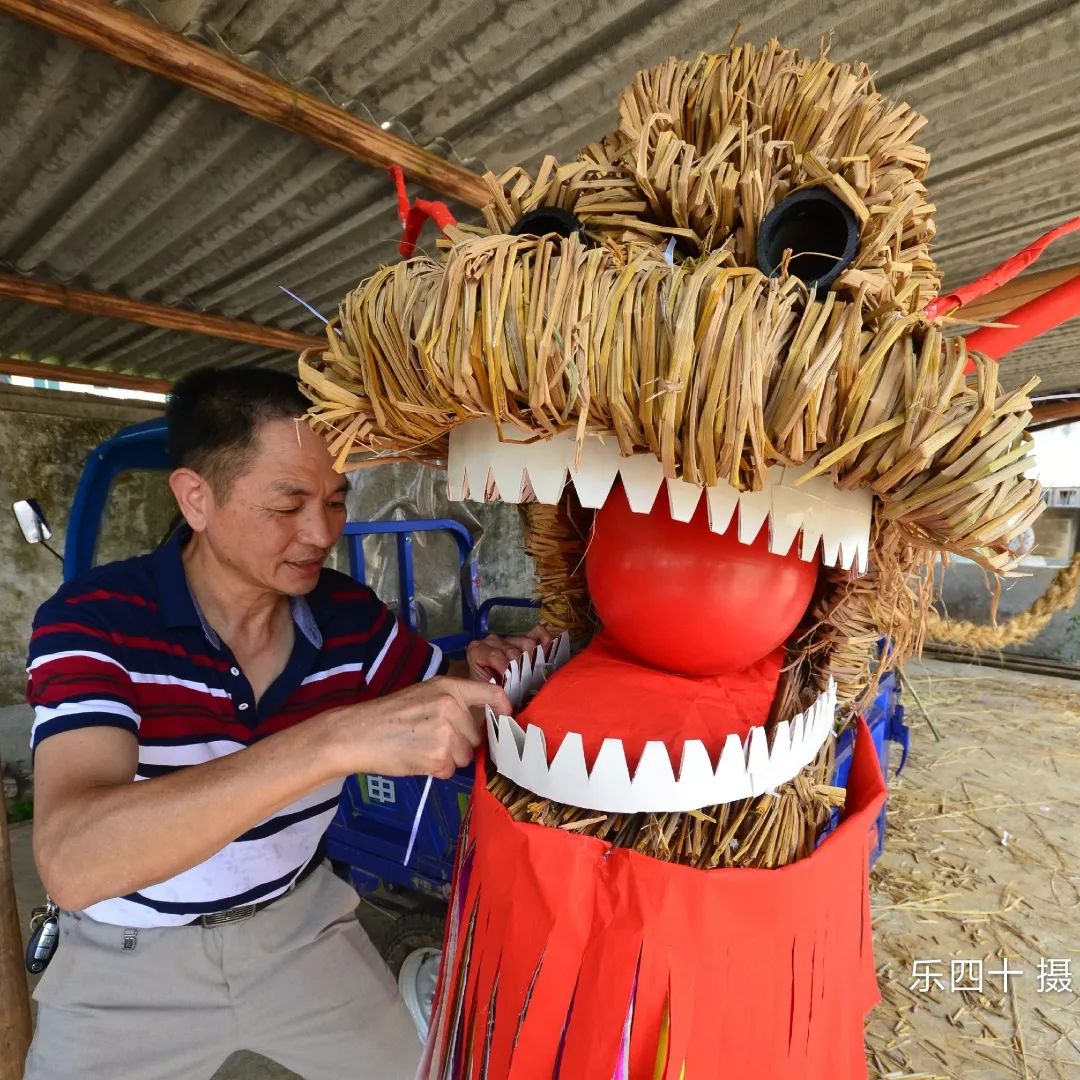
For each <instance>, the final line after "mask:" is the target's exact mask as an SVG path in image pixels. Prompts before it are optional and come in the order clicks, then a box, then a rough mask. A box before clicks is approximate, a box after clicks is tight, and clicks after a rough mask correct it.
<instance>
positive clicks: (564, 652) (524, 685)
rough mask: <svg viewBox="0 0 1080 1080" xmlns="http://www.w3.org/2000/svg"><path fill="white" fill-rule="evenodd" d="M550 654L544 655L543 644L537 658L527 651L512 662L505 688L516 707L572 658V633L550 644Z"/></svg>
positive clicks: (521, 704) (563, 634)
mask: <svg viewBox="0 0 1080 1080" xmlns="http://www.w3.org/2000/svg"><path fill="white" fill-rule="evenodd" d="M548 654H549V655H547V656H545V655H544V647H543V646H542V645H541V646H540V647H539V648H538V649H537V650H536V655H535V658H534V657H533V656H530V655H529V654H528V653H525V655H524V656H522V658H521V659H520V660H512V661H511V662H510V666H509V667H508V668H507V669H506V672H505V673H504V674H503V689H504V690H505V691H506V696H507V697H508V698H509V699H510V704H511V705H513V706H514V708H515V709H520V708H521V707H522V706H523V705H524V704H525V703H526V702H527V701H528V700H529V698H531V697H532V696H533V695H534V694H535V693H536V692H537V690H539V689H540V687H541V686H543V685H544V683H546V682H547V681H548V678H549V677H550V676H551V675H552V674H553V673H554V672H555V671H558V669H559V668H561V667H562V666H563V664H565V663H566V661H567V660H569V659H570V635H569V634H568V633H566V632H563V633H562V634H560V635H559V636H558V637H557V638H556V639H555V640H554V641H553V642H552V643H551V644H550V645H549V646H548ZM522 738H524V735H523V736H522Z"/></svg>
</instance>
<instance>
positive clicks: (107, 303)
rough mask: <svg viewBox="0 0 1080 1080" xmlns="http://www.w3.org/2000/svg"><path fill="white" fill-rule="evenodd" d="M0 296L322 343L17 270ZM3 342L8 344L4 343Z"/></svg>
mask: <svg viewBox="0 0 1080 1080" xmlns="http://www.w3.org/2000/svg"><path fill="white" fill-rule="evenodd" d="M4 2H6V0H0V5H2V4H3V3H4ZM0 298H3V299H6V300H21V301H25V302H27V303H31V304H42V305H44V306H45V307H52V308H61V309H62V310H64V311H74V312H78V313H79V314H80V315H95V316H104V317H105V318H107V319H123V320H126V321H127V322H137V323H143V324H145V325H146V326H156V327H158V328H159V329H162V330H180V331H183V332H186V333H190V334H205V335H207V336H208V337H215V338H224V339H225V340H227V341H242V342H243V343H244V344H246V345H262V346H264V347H265V348H268V349H283V350H285V351H286V352H296V353H299V352H302V351H303V350H304V349H312V348H325V347H326V339H325V338H323V337H321V336H315V335H312V334H299V333H296V332H295V331H293V330H280V329H278V328H277V327H276V326H263V325H261V324H260V323H253V322H245V321H244V320H242V319H228V318H226V317H225V316H224V315H210V314H208V313H206V312H202V311H186V310H184V309H183V308H174V307H168V306H166V305H165V304H151V303H149V302H147V301H145V300H131V299H129V298H128V297H126V296H115V295H113V294H111V293H99V292H92V291H91V290H89V289H76V288H72V287H70V286H68V285H56V284H54V283H53V282H51V281H42V280H41V279H40V278H33V277H23V276H22V275H21V274H5V273H0ZM4 344H6V345H7V346H8V347H10V346H11V343H10V342H5V343H4Z"/></svg>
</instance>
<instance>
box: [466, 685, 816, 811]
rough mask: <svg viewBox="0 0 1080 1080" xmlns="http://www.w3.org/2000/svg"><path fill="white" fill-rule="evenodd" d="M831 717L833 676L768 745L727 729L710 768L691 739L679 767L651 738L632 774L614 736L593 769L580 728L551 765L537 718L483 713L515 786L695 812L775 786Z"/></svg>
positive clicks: (580, 800) (798, 765)
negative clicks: (523, 721) (524, 720)
mask: <svg viewBox="0 0 1080 1080" xmlns="http://www.w3.org/2000/svg"><path fill="white" fill-rule="evenodd" d="M582 707H583V708H585V707H587V704H586V703H583V704H582ZM835 717H836V685H835V683H833V682H832V681H831V680H830V682H829V685H828V688H827V689H826V690H825V692H824V693H823V694H822V695H821V696H820V697H819V698H818V699H817V701H815V702H814V704H813V705H811V706H810V708H809V709H807V710H806V712H804V713H802V714H800V715H799V716H797V717H795V718H794V719H793V720H791V721H783V722H781V723H779V724H777V725H776V728H775V730H774V732H773V741H772V746H771V747H770V746H769V741H768V735H767V733H766V730H765V728H764V727H755V728H752V729H751V731H750V734H749V736H748V737H747V738H746V740H740V739H739V737H738V736H737V735H729V736H728V738H727V741H726V742H725V744H724V747H723V751H722V752H721V754H720V760H719V762H718V763H717V765H716V767H715V768H714V767H713V764H712V761H711V760H710V757H709V753H708V750H707V749H706V747H705V745H704V744H703V743H702V742H701V741H700V740H698V739H690V740H687V742H686V743H685V745H684V747H683V753H682V760H681V761H680V763H679V769H678V772H677V773H676V770H675V768H674V765H673V762H672V761H671V757H670V754H669V752H668V750H667V748H666V747H665V746H664V744H663V743H661V742H648V743H646V744H645V747H644V750H643V751H642V754H641V757H640V759H639V761H638V766H637V769H636V771H635V772H634V774H633V775H631V773H630V770H629V768H628V767H627V762H626V753H625V750H624V748H623V745H622V741H621V740H619V739H616V738H608V739H605V740H604V741H603V743H601V746H600V752H599V753H598V755H597V758H596V761H595V762H594V763H593V767H592V769H591V770H590V769H589V768H588V767H587V765H586V762H585V752H584V743H583V740H582V737H581V735H580V734H579V733H577V732H570V733H568V734H567V735H566V736H565V737H564V738H563V741H562V744H561V745H560V747H559V749H558V752H557V753H556V754H555V757H554V760H552V761H550V763H549V761H548V752H547V745H546V741H545V739H544V733H543V732H542V731H541V730H540V729H539V728H538V727H536V726H535V725H534V724H529V725H528V726H527V727H526V728H525V731H524V733H522V731H521V727H520V726H519V725H518V723H517V722H516V721H515V720H514V719H513V718H512V717H509V716H500V717H496V716H495V715H494V713H491V712H490V710H489V715H488V718H487V719H488V742H489V745H490V749H491V758H492V761H493V762H494V764H495V768H496V769H497V770H498V771H499V772H500V773H502V775H503V776H506V777H508V778H509V779H511V780H513V781H514V782H515V783H516V784H518V785H519V786H520V787H523V788H526V789H527V790H529V791H532V792H534V793H535V794H537V795H539V796H540V797H541V798H545V799H552V800H554V801H555V802H560V803H566V804H568V805H571V806H578V807H581V808H582V809H586V810H599V811H603V812H605V813H619V814H636V813H664V812H676V811H687V810H698V809H701V808H702V807H704V806H717V805H720V804H722V803H729V802H735V801H736V800H737V799H746V798H750V797H751V796H755V795H762V794H764V793H765V792H768V791H774V790H775V789H776V788H778V787H779V786H780V785H781V784H784V783H786V782H787V781H788V780H791V779H793V778H794V777H795V776H797V775H798V774H799V773H800V772H801V771H802V770H803V769H805V768H806V766H807V765H809V764H810V763H811V762H812V761H813V760H814V759H815V758H816V757H817V755H818V752H819V751H820V750H821V747H822V746H823V745H824V743H825V741H826V740H827V739H829V738H831V737H832V731H833V723H834V720H835Z"/></svg>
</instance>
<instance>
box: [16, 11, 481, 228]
mask: <svg viewBox="0 0 1080 1080" xmlns="http://www.w3.org/2000/svg"><path fill="white" fill-rule="evenodd" d="M0 11H6V12H8V13H9V14H11V15H14V16H16V17H17V18H19V19H22V20H24V21H25V22H29V23H33V24H34V25H35V26H40V27H42V28H43V29H45V30H51V31H52V32H53V33H56V34H61V35H63V36H64V37H68V38H71V39H72V40H74V41H77V42H79V43H80V44H81V45H87V46H89V47H90V48H92V49H97V50H99V51H100V52H103V53H107V54H108V55H109V56H112V57H114V58H115V59H117V60H121V61H123V62H124V63H126V64H132V65H134V66H135V67H139V68H142V69H143V70H144V71H149V72H151V73H152V74H154V75H160V76H161V77H162V78H165V79H169V80H170V81H172V82H175V83H179V84H180V85H181V86H186V87H188V88H189V89H191V90H197V91H198V92H199V93H200V94H205V95H206V96H207V97H210V98H213V99H214V100H215V101H220V102H223V103H224V104H226V105H231V106H233V107H235V108H237V109H240V110H242V111H243V112H245V113H247V114H248V115H249V116H254V117H257V118H258V119H259V120H266V121H269V122H270V123H271V124H276V125H277V126H278V127H282V128H284V129H285V130H286V131H292V132H294V133H296V134H297V135H303V136H304V137H305V138H308V139H312V140H314V141H315V142H317V143H321V144H322V145H323V146H327V147H329V148H330V149H331V150H339V151H341V152H342V153H345V154H348V155H350V156H351V157H354V158H356V159H357V160H358V161H362V162H364V163H365V164H366V165H373V166H375V167H376V168H379V169H387V168H389V167H390V166H391V165H400V166H401V168H402V170H403V171H404V173H405V175H406V176H407V177H409V179H411V180H415V181H416V182H417V183H419V184H423V185H424V186H425V187H427V188H430V189H431V190H432V191H437V192H439V193H441V194H443V195H447V196H450V197H451V198H454V199H459V200H460V201H461V202H463V203H465V204H466V205H468V206H474V207H478V208H482V207H484V206H485V205H487V203H488V202H490V201H491V200H490V195H489V194H488V191H487V188H486V187H485V186H484V182H483V180H482V179H481V177H480V176H479V175H478V174H477V173H474V172H472V171H471V170H469V169H466V168H465V167H464V166H462V165H456V164H454V163H453V162H451V161H447V160H446V159H445V158H441V157H439V156H438V155H437V154H433V153H431V152H430V151H428V150H424V149H423V148H422V147H420V146H417V145H416V144H415V143H411V142H408V141H407V140H405V139H402V138H400V137H399V136H397V135H392V134H391V133H390V132H388V131H383V129H382V128H380V127H379V126H378V125H376V124H372V123H369V122H368V121H366V120H361V119H360V118H359V117H356V116H353V115H352V113H349V112H346V111H345V110H344V109H342V108H339V107H338V106H337V105H332V104H330V103H329V102H326V101H322V100H320V99H319V98H317V97H315V96H314V95H312V94H307V93H304V92H303V91H302V90H297V89H295V88H294V87H291V86H288V85H286V84H285V83H282V82H279V81H278V80H277V79H273V78H271V77H270V76H269V75H264V74H263V73H262V72H260V71H256V70H255V69H254V68H252V67H248V65H247V64H244V63H242V62H241V61H239V60H234V59H233V58H232V57H229V56H224V55H222V54H221V53H219V52H217V51H215V50H214V49H211V48H209V47H208V46H206V45H200V44H199V43H198V42H195V41H191V40H189V39H188V38H185V37H184V36H183V35H182V34H177V33H174V32H173V31H172V30H167V29H165V28H164V27H162V26H158V25H157V24H156V23H154V22H151V21H150V20H149V19H144V18H142V17H141V16H139V15H136V14H134V13H133V12H131V11H125V10H124V9H123V8H121V7H117V6H116V5H114V4H112V3H109V2H108V0H0Z"/></svg>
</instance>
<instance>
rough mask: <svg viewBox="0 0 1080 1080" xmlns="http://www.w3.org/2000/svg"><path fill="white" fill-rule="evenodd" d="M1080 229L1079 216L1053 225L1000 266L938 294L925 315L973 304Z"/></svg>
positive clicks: (931, 315) (932, 315)
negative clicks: (954, 289) (948, 291)
mask: <svg viewBox="0 0 1080 1080" xmlns="http://www.w3.org/2000/svg"><path fill="white" fill-rule="evenodd" d="M1077 229H1080V217H1074V218H1071V219H1070V220H1069V221H1066V222H1063V223H1062V224H1061V225H1058V226H1057V227H1056V228H1053V229H1051V230H1050V231H1049V232H1048V233H1043V235H1042V236H1040V237H1039V239H1038V240H1036V241H1035V242H1034V243H1031V244H1028V246H1027V247H1026V248H1024V249H1023V250H1022V251H1019V252H1017V253H1016V254H1015V255H1013V256H1012V258H1010V259H1006V260H1005V261H1004V262H1003V263H1001V265H1000V266H995V267H994V269H993V270H991V271H990V272H989V273H987V274H983V276H982V277H980V278H976V279H975V280H974V281H971V282H968V284H967V285H961V286H960V288H959V289H957V290H956V292H951V293H947V294H946V295H945V296H939V297H938V298H937V299H936V300H931V301H930V303H929V304H927V305H926V307H925V308H923V315H924V316H926V318H927V319H936V318H937V317H938V316H939V315H944V314H945V313H946V312H950V311H955V310H956V309H957V308H958V307H962V306H963V305H964V304H970V303H971V301H972V300H977V299H978V298H979V297H980V296H985V295H986V293H988V292H990V291H991V290H992V289H996V288H998V287H999V286H1001V285H1004V284H1005V283H1006V282H1007V281H1012V279H1013V278H1014V277H1016V276H1017V275H1018V274H1020V273H1023V271H1024V270H1026V269H1027V268H1028V267H1029V266H1030V265H1031V264H1032V263H1033V262H1034V261H1035V260H1036V259H1037V258H1038V257H1039V256H1040V255H1041V254H1042V253H1043V252H1044V251H1045V250H1046V249H1047V248H1048V247H1049V246H1050V245H1051V244H1052V243H1053V242H1054V241H1055V240H1057V239H1059V238H1060V237H1062V236H1066V235H1068V234H1069V233H1071V232H1075V231H1076V230H1077Z"/></svg>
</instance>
